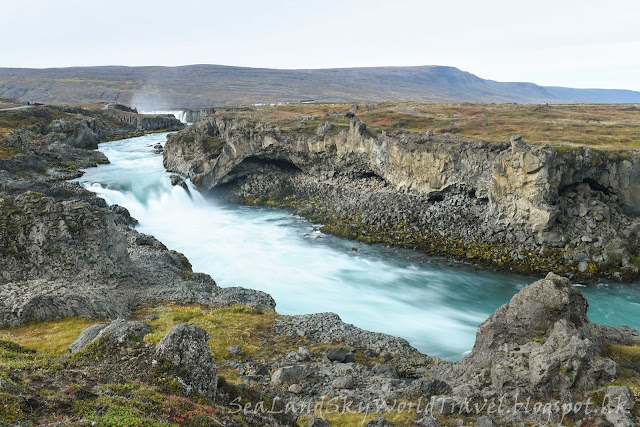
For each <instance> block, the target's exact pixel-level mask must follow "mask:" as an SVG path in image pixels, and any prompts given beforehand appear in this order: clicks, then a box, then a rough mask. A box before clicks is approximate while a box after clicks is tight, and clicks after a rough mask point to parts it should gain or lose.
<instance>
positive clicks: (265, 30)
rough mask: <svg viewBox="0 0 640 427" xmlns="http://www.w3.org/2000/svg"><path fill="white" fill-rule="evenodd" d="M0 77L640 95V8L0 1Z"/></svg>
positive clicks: (327, 0)
mask: <svg viewBox="0 0 640 427" xmlns="http://www.w3.org/2000/svg"><path fill="white" fill-rule="evenodd" d="M0 40H2V41H3V43H2V48H1V49H0V66H1V67H38V68H43V67H67V66H80V65H187V64H223V65H242V66H251V67H269V68H331V67H362V66H383V65H451V66H455V67H458V68H460V69H462V70H465V71H469V72H472V73H474V74H476V75H478V76H480V77H483V78H489V79H494V80H499V81H531V82H535V83H538V84H542V85H558V86H569V87H599V88H624V89H634V90H640V0H629V1H621V0H607V1H604V0H597V1H595V0H581V1H573V0H554V1H547V0H542V1H541V0H537V1H526V2H524V1H518V0H509V1H491V0H484V1H477V0H474V1H453V0H449V1H442V0H439V1H426V0H423V1H417V0H415V1H414V0H392V1H377V0H341V1H334V0H322V1H313V2H309V1H304V0H262V1H260V0H228V1H216V0H209V1H205V0H176V1H171V2H169V1H164V0H153V1H146V0H144V1H136V0H126V1H125V0H95V1H87V0H55V1H53V0H0Z"/></svg>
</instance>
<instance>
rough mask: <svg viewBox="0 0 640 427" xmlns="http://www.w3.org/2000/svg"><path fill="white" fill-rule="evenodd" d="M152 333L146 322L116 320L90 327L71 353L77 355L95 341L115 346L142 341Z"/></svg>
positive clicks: (75, 342)
mask: <svg viewBox="0 0 640 427" xmlns="http://www.w3.org/2000/svg"><path fill="white" fill-rule="evenodd" d="M151 331H152V328H151V326H150V325H149V324H148V323H146V322H136V321H127V320H125V319H122V318H120V319H116V320H114V321H112V322H110V323H102V324H98V325H93V326H89V327H88V328H87V329H85V330H84V332H82V334H81V335H80V336H79V337H78V339H76V340H75V341H74V342H73V343H72V344H71V345H70V346H69V351H70V352H71V353H77V352H79V351H81V350H82V349H84V348H85V347H86V346H87V345H89V344H91V343H92V342H94V341H99V340H105V341H108V342H109V343H111V344H114V345H122V344H124V343H126V342H129V341H139V340H142V339H143V338H144V337H145V336H146V335H148V334H150V333H151Z"/></svg>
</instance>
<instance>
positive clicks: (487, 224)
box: [165, 113, 640, 280]
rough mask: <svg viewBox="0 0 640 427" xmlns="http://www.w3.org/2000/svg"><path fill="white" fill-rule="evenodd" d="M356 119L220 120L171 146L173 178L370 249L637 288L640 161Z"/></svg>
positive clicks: (168, 161) (638, 156)
mask: <svg viewBox="0 0 640 427" xmlns="http://www.w3.org/2000/svg"><path fill="white" fill-rule="evenodd" d="M348 116H349V117H348V118H350V122H348V123H349V125H348V128H346V127H344V126H336V125H333V124H332V123H331V122H330V121H327V122H326V123H323V124H321V125H320V126H318V128H317V129H313V130H312V131H309V130H307V129H304V128H303V129H301V130H296V129H293V130H287V131H284V130H281V129H280V128H278V127H277V126H273V125H270V124H269V123H254V122H250V121H247V120H224V119H222V118H211V119H209V120H207V121H206V122H202V123H197V124H196V125H194V126H193V127H191V128H188V129H185V130H183V131H181V132H179V133H177V134H174V135H172V136H170V137H169V138H168V142H167V144H166V147H165V166H166V167H167V168H168V169H169V170H172V171H175V172H179V173H182V174H185V175H187V176H189V177H190V178H191V179H192V180H193V181H194V183H196V185H198V186H199V187H200V188H202V189H204V190H216V191H219V192H222V193H224V194H225V195H227V196H228V197H231V198H232V199H235V200H238V201H244V202H249V203H265V202H269V203H270V204H278V205H281V206H285V207H289V208H292V209H294V210H295V211H296V212H297V213H300V214H303V215H305V216H307V217H308V218H310V219H312V220H315V221H319V222H323V223H324V224H325V227H324V229H325V231H328V232H332V233H334V234H338V235H342V236H345V237H351V238H357V239H359V240H362V241H366V242H382V243H387V244H395V245H400V246H405V247H412V248H416V249H419V250H422V251H424V252H427V253H430V254H441V255H450V256H455V257H457V258H461V259H467V260H470V261H472V262H475V263H479V264H483V265H488V266H491V267H498V268H505V269H511V270H516V271H521V272H535V273H542V274H544V273H545V272H546V271H549V270H551V271H556V272H561V273H564V274H566V275H569V276H571V277H574V278H585V279H587V278H594V277H598V276H607V277H613V278H617V279H623V280H629V279H632V278H634V277H636V276H637V274H638V265H640V258H639V254H640V248H639V247H638V234H639V233H640V218H639V217H638V215H639V214H640V153H637V152H634V151H628V152H624V153H619V152H616V153H609V152H603V151H596V150H592V149H589V148H584V147H580V148H564V147H563V148H554V147H550V146H545V145H543V146H533V145H529V144H526V143H525V142H523V141H522V139H521V138H520V137H518V136H514V137H512V138H511V141H510V142H505V143H491V142H485V141H481V140H472V139H467V138H459V137H452V136H449V135H433V133H431V132H426V133H412V132H406V131H395V132H389V133H387V132H381V133H375V132H371V131H369V130H368V129H367V126H366V124H365V123H363V122H361V121H360V120H358V119H357V117H355V116H353V113H348Z"/></svg>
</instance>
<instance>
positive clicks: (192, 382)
mask: <svg viewBox="0 0 640 427" xmlns="http://www.w3.org/2000/svg"><path fill="white" fill-rule="evenodd" d="M210 338H211V335H209V333H208V332H207V331H205V330H204V329H202V328H200V327H199V326H197V325H194V324H188V323H182V324H180V325H177V326H175V327H174V328H173V329H171V330H170V331H169V333H168V334H167V335H166V336H165V337H164V338H162V340H160V343H158V347H157V349H156V353H155V363H156V364H157V363H162V362H169V363H171V364H173V368H174V369H175V371H177V377H178V382H180V384H181V385H182V387H183V389H184V391H185V393H187V394H190V393H192V392H196V393H200V394H202V395H204V396H208V397H211V398H215V396H216V391H217V388H218V376H217V367H216V365H215V360H214V359H213V356H212V355H211V347H209V343H208V341H209V339H210Z"/></svg>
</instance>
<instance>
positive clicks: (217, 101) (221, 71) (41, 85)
mask: <svg viewBox="0 0 640 427" xmlns="http://www.w3.org/2000/svg"><path fill="white" fill-rule="evenodd" d="M0 97H6V98H17V99H22V100H28V99H32V100H35V101H39V102H51V103H94V102H109V101H117V102H120V103H124V104H128V105H132V106H136V107H139V108H142V109H160V108H177V107H198V106H209V105H234V104H253V103H276V102H297V101H299V100H301V99H314V100H316V101H326V102H351V101H359V102H367V101H369V102H377V101H415V102H486V103H491V102H496V103H505V102H518V103H580V102H584V103H640V92H635V91H630V90H610V89H570V88H562V87H545V86H538V85H536V84H533V83H502V82H497V81H493V80H485V79H482V78H479V77H477V76H475V75H473V74H471V73H468V72H465V71H461V70H459V69H457V68H454V67H442V66H421V67H373V68H336V69H318V70H277V69H267V68H245V67H228V66H221V65H188V66H183V67H119V66H106V67H74V68H48V69H28V68H0Z"/></svg>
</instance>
